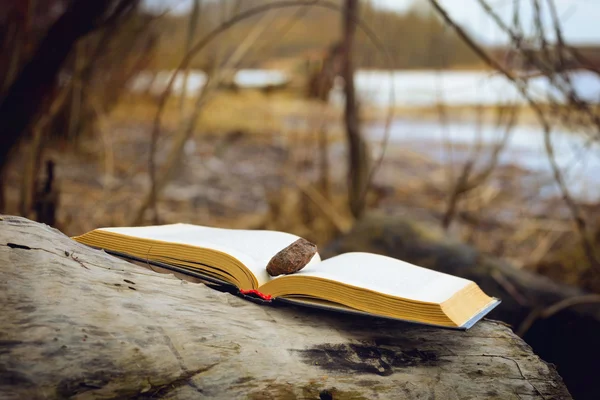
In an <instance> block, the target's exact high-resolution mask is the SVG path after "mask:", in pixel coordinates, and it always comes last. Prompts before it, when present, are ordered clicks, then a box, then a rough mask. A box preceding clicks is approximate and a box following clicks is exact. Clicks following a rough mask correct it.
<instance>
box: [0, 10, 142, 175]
mask: <svg viewBox="0 0 600 400" xmlns="http://www.w3.org/2000/svg"><path fill="white" fill-rule="evenodd" d="M133 1H135V0H121V4H126V3H132V2H133ZM114 3H115V1H114V0H95V1H89V0H74V1H73V2H71V4H70V5H69V7H68V8H67V10H66V11H65V12H64V14H63V15H62V16H61V17H60V18H58V20H57V21H56V22H55V23H54V24H53V25H52V26H51V27H50V29H49V30H48V32H47V33H46V36H45V37H44V39H43V40H42V41H41V42H40V44H39V45H38V48H37V51H36V52H35V53H34V54H33V56H32V57H31V59H30V60H29V62H28V63H27V64H25V66H24V67H23V69H22V70H21V71H20V73H19V74H18V75H17V77H16V78H15V80H14V82H13V83H12V84H11V86H10V88H9V89H8V91H7V93H6V96H4V98H3V100H2V102H0V127H1V128H0V129H1V131H0V171H2V170H3V169H4V167H5V165H6V162H7V160H8V156H9V154H10V151H11V150H12V149H13V148H14V147H15V145H16V144H17V143H18V142H19V141H20V139H21V137H22V136H23V133H24V132H25V131H26V130H27V128H28V127H29V126H30V124H31V123H32V122H33V120H34V119H35V118H37V117H38V114H39V112H40V111H41V109H42V108H43V105H44V104H45V103H46V102H47V101H48V99H49V97H50V96H51V94H52V93H53V92H54V89H55V85H56V80H57V77H58V73H59V71H60V68H61V67H62V65H63V63H64V61H65V59H66V58H67V56H68V55H69V53H70V52H71V49H72V48H73V46H74V45H75V43H76V42H77V40H78V39H79V38H81V37H82V36H85V35H86V34H87V33H88V32H90V31H91V30H92V29H94V28H95V26H96V23H97V22H98V20H99V18H100V17H101V16H102V15H104V14H105V13H106V12H107V11H108V10H109V8H110V6H111V5H113V4H114Z"/></svg>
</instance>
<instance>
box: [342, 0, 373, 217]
mask: <svg viewBox="0 0 600 400" xmlns="http://www.w3.org/2000/svg"><path fill="white" fill-rule="evenodd" d="M358 5H359V1H358V0H346V5H345V8H344V13H343V19H344V20H343V24H342V25H343V39H342V76H343V78H344V83H345V85H344V92H345V97H346V104H345V108H344V123H345V125H346V136H347V140H348V200H349V203H350V211H351V212H352V214H353V215H354V216H355V217H359V216H360V215H361V214H362V212H363V210H364V208H365V198H366V190H367V180H368V176H369V160H368V151H367V150H368V149H367V144H366V142H365V141H364V139H363V138H362V136H361V133H360V121H359V110H358V104H357V102H356V93H355V90H354V64H353V60H352V47H353V44H354V34H355V31H356V21H357V18H358Z"/></svg>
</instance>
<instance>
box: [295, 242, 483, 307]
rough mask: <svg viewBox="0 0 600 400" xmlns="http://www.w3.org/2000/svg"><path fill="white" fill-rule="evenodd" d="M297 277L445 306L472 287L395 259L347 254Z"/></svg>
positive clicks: (307, 267) (372, 255)
mask: <svg viewBox="0 0 600 400" xmlns="http://www.w3.org/2000/svg"><path fill="white" fill-rule="evenodd" d="M294 275H298V276H300V275H304V276H314V277H319V278H324V279H330V280H334V281H338V282H342V283H345V284H348V285H352V286H358V287H361V288H365V289H370V290H374V291H377V292H380V293H384V294H388V295H392V296H397V297H403V298H406V299H411V300H417V301H422V302H431V303H442V302H444V301H445V300H447V299H448V298H450V297H451V296H452V295H454V294H455V293H456V292H458V291H459V290H461V289H462V288H464V287H465V286H466V285H468V284H469V283H471V281H468V280H466V279H463V278H458V277H455V276H452V275H447V274H444V273H441V272H437V271H433V270H430V269H426V268H422V267H418V266H416V265H413V264H409V263H407V262H404V261H400V260H397V259H395V258H391V257H386V256H381V255H376V254H369V253H346V254H342V255H339V256H336V257H333V258H330V259H327V260H324V261H321V262H320V263H318V264H315V265H308V266H306V267H305V268H304V269H303V270H301V271H299V272H297V273H296V274H294Z"/></svg>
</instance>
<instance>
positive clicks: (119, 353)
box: [0, 216, 570, 399]
mask: <svg viewBox="0 0 600 400" xmlns="http://www.w3.org/2000/svg"><path fill="white" fill-rule="evenodd" d="M0 219H1V220H0V270H1V278H0V307H1V315H2V324H0V397H1V398H3V399H36V398H103V399H117V398H118V399H121V398H145V397H148V398H182V399H188V398H189V399H198V398H223V399H238V398H251V399H257V398H261V399H262V398H264V399H276V398H279V399H295V398H309V399H319V398H321V399H328V398H333V399H347V398H354V399H367V398H368V399H375V398H380V399H434V398H438V399H487V398H494V399H569V398H570V395H569V393H568V391H567V389H566V388H565V386H564V385H563V383H562V380H561V378H560V377H559V376H558V374H557V372H556V371H555V369H554V367H553V366H551V365H548V364H546V363H545V362H543V361H542V360H541V359H540V358H538V357H537V356H536V355H534V354H533V353H532V351H531V349H530V347H529V346H527V345H526V344H525V343H524V342H523V341H522V340H521V339H519V338H518V337H516V336H515V335H514V334H513V333H512V332H511V330H510V329H509V328H507V327H506V326H505V325H503V324H501V323H497V322H492V321H482V322H480V323H479V324H477V325H476V326H475V327H474V328H472V329H471V330H470V331H468V332H460V331H451V330H441V329H433V328H427V327H422V326H415V325H410V324H404V323H397V322H390V321H383V320H377V319H370V318H357V317H352V316H348V315H340V314H334V313H326V312H315V311H313V310H309V309H303V308H293V307H281V308H274V307H268V306H259V305H256V304H253V303H251V302H248V301H245V300H242V299H239V298H237V297H235V296H232V295H229V294H225V293H220V292H217V291H215V290H212V289H210V288H207V287H206V286H204V285H202V284H194V283H188V282H185V281H181V280H179V279H177V278H176V277H174V276H172V275H165V274H157V273H155V272H152V271H150V270H148V269H145V268H141V267H139V266H135V265H133V264H130V263H127V262H125V261H122V260H120V259H117V258H115V257H112V256H109V255H107V254H106V253H104V252H102V251H97V250H92V249H89V248H87V247H85V246H83V245H80V244H78V243H76V242H74V241H72V240H70V239H69V238H67V237H66V236H64V235H62V234H61V233H59V232H57V231H55V230H53V229H51V228H48V227H46V226H43V225H40V224H36V223H33V222H31V221H28V220H26V219H23V218H17V217H8V216H0Z"/></svg>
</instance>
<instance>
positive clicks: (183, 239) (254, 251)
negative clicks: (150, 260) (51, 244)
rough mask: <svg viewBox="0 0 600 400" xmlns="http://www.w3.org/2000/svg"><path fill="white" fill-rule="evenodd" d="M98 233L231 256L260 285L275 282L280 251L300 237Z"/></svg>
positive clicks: (178, 231) (157, 230) (152, 229)
mask: <svg viewBox="0 0 600 400" xmlns="http://www.w3.org/2000/svg"><path fill="white" fill-rule="evenodd" d="M98 230H99V231H107V232H114V233H119V234H122V235H127V236H133V237H138V238H142V239H151V240H160V241H164V242H171V243H180V244H187V245H191V246H197V247H204V248H208V249H213V250H218V251H221V252H223V253H227V254H229V255H231V256H232V257H235V258H237V259H238V260H240V261H241V262H242V263H243V264H244V265H245V266H246V268H248V269H249V270H250V272H252V273H253V274H254V276H255V277H256V279H257V281H258V283H259V285H262V284H264V283H266V282H268V281H269V280H270V279H272V278H271V277H270V276H269V274H268V273H267V270H266V267H267V264H268V263H269V260H270V259H271V258H272V257H273V256H274V255H275V254H277V253H278V252H279V251H281V250H283V249H284V248H285V247H287V246H289V245H290V244H292V243H293V242H295V241H296V240H298V239H299V237H298V236H295V235H292V234H289V233H283V232H276V231H266V230H262V231H261V230H243V229H222V228H210V227H205V226H198V225H190V224H171V225H159V226H144V227H132V228H102V229H98ZM320 260H321V259H320V257H319V254H318V253H317V254H315V256H314V257H313V259H312V260H311V262H310V263H309V265H312V264H315V263H318V262H319V261H320ZM186 261H195V260H186ZM306 268H308V266H307V267H306Z"/></svg>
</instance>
